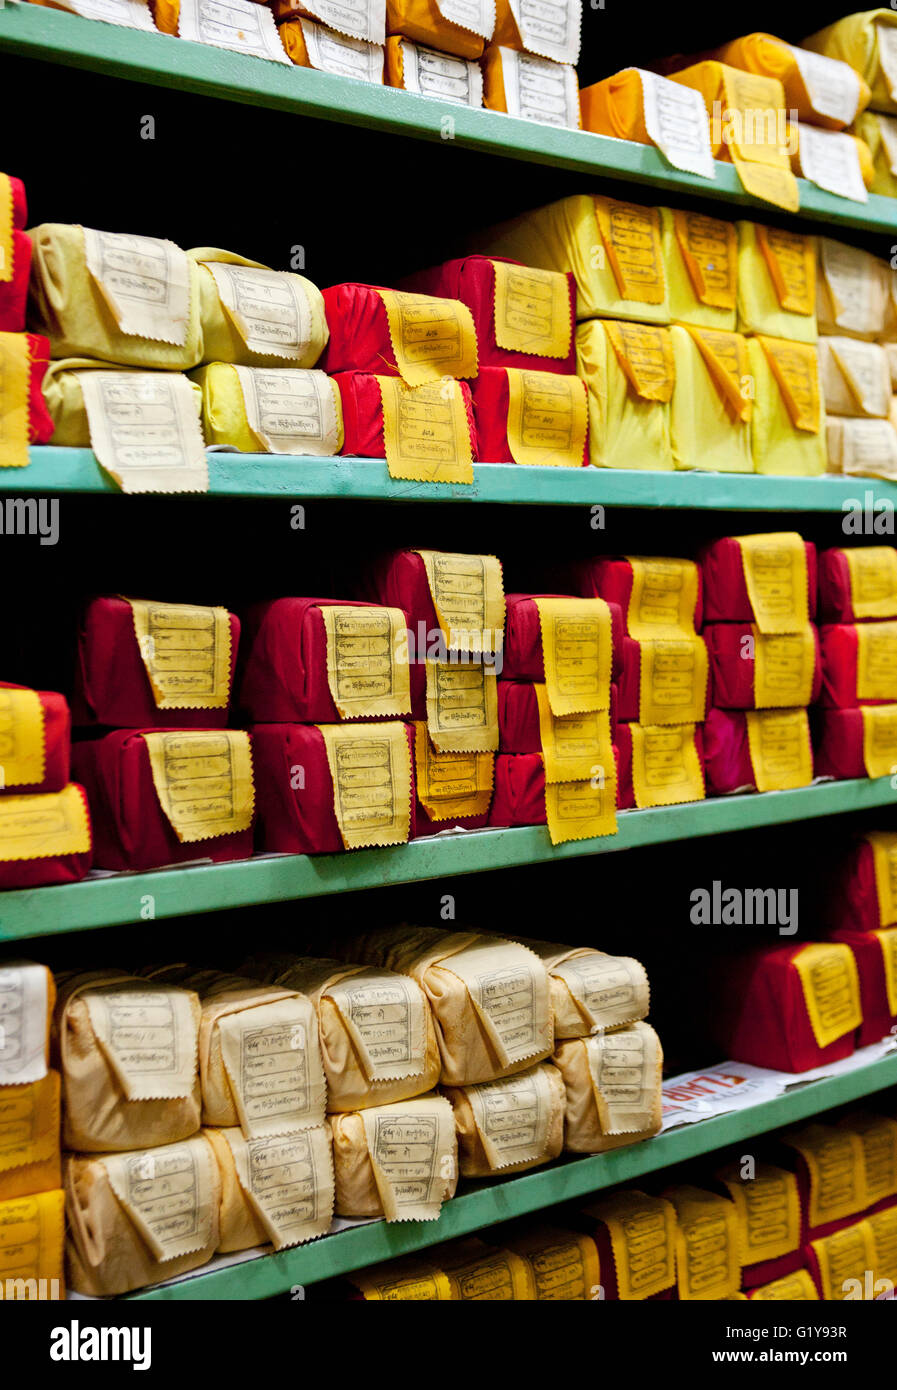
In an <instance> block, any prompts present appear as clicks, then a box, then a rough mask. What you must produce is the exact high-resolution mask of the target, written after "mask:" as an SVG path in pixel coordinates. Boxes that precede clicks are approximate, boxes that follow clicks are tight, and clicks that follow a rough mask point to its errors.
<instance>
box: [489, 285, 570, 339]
mask: <svg viewBox="0 0 897 1390" xmlns="http://www.w3.org/2000/svg"><path fill="white" fill-rule="evenodd" d="M491 265H492V270H493V274H494V277H495V298H494V302H493V312H494V315H495V342H496V345H497V346H498V347H500V348H504V349H505V351H506V352H527V353H532V354H533V355H534V356H536V357H557V358H565V357H567V356H568V355H569V352H570V341H571V338H572V334H573V324H572V322H571V315H570V293H569V289H568V286H567V276H566V275H564V274H562V273H561V272H560V271H558V270H537V269H535V268H534V267H532V266H526V265H510V264H509V263H508V262H507V261H492V262H491Z"/></svg>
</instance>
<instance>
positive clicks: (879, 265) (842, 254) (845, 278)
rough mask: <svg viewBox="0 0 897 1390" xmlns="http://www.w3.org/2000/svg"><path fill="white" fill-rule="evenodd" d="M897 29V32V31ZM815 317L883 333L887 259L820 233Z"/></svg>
mask: <svg viewBox="0 0 897 1390" xmlns="http://www.w3.org/2000/svg"><path fill="white" fill-rule="evenodd" d="M895 32H897V31H895ZM816 250H817V271H816V319H817V322H818V325H819V332H820V333H824V334H827V335H829V336H832V335H837V334H841V335H843V336H845V337H848V338H865V339H866V340H867V341H869V342H872V341H873V340H874V339H875V338H879V337H881V336H882V334H883V333H884V330H885V322H886V318H887V314H888V296H889V290H890V278H889V275H888V266H887V264H886V262H885V261H882V260H879V258H878V257H877V256H872V255H870V254H869V252H868V251H862V250H861V249H860V248H859V247H858V246H848V245H846V244H845V243H844V242H841V241H832V239H831V238H830V237H825V236H821V237H818V238H817V241H816Z"/></svg>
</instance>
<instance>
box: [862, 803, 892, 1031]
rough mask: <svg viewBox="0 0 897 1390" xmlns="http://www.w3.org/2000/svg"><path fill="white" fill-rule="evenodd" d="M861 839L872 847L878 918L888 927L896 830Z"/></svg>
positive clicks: (873, 831)
mask: <svg viewBox="0 0 897 1390" xmlns="http://www.w3.org/2000/svg"><path fill="white" fill-rule="evenodd" d="M863 839H864V840H865V841H866V843H867V844H868V845H869V846H870V847H871V849H872V862H873V864H874V866H875V894H876V897H877V898H878V919H879V921H880V923H881V925H882V926H883V927H889V926H890V925H891V924H892V923H893V922H897V831H894V830H870V831H867V833H866V834H865V835H864V836H863ZM894 1012H895V1013H897V1009H895V1010H894Z"/></svg>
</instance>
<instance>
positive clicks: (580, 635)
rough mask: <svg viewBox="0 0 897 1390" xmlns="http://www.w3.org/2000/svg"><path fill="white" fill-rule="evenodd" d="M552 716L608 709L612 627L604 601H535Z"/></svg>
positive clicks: (544, 599) (587, 599) (541, 599)
mask: <svg viewBox="0 0 897 1390" xmlns="http://www.w3.org/2000/svg"><path fill="white" fill-rule="evenodd" d="M534 602H535V605H536V608H537V609H538V611H539V623H540V626H541V633H542V654H543V658H544V662H545V684H546V686H547V689H548V701H549V704H550V706H551V712H552V714H554V715H558V716H559V715H564V714H581V713H583V712H585V711H591V710H596V709H608V708H609V707H610V675H611V656H612V642H611V622H610V609H609V607H608V605H607V604H606V603H605V602H604V600H603V599H600V598H599V599H594V598H536V599H535V600H534Z"/></svg>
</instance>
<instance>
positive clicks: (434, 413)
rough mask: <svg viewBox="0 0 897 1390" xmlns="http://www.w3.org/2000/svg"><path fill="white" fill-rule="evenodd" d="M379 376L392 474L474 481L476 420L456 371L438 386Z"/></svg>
mask: <svg viewBox="0 0 897 1390" xmlns="http://www.w3.org/2000/svg"><path fill="white" fill-rule="evenodd" d="M377 381H378V382H379V384H380V399H381V401H382V404H383V441H384V448H385V453H386V465H387V468H388V469H389V476H390V477H391V478H405V479H408V480H409V481H412V482H421V483H472V482H473V454H472V451H471V447H470V425H469V422H468V419H467V409H466V407H465V404H464V397H463V395H462V394H461V387H460V385H459V383H458V382H457V381H454V380H453V379H452V378H450V377H446V378H445V379H444V380H442V381H440V383H439V385H438V386H406V385H405V383H404V382H403V381H400V380H399V378H398V377H395V376H378V377H377Z"/></svg>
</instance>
